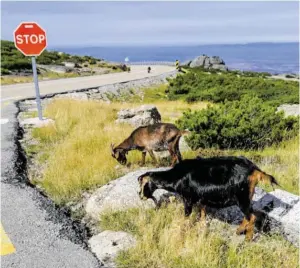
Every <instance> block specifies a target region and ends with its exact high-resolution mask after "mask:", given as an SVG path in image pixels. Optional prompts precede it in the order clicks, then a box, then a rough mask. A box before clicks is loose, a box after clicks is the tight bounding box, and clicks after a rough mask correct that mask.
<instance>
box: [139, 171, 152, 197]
mask: <svg viewBox="0 0 300 268" xmlns="http://www.w3.org/2000/svg"><path fill="white" fill-rule="evenodd" d="M149 180H150V178H149V177H148V176H146V177H143V178H142V179H141V181H140V189H141V192H140V197H141V198H142V199H147V198H146V197H145V196H144V187H145V185H146V183H148V182H149Z"/></svg>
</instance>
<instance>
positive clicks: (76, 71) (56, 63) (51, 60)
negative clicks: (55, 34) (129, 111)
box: [1, 40, 123, 84]
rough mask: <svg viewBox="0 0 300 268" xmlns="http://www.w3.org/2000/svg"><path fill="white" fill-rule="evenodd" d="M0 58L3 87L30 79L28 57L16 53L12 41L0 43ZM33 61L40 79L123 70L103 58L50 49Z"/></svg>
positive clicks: (30, 70)
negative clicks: (68, 64) (72, 64)
mask: <svg viewBox="0 0 300 268" xmlns="http://www.w3.org/2000/svg"><path fill="white" fill-rule="evenodd" d="M1 59H2V60H1V75H2V76H3V75H4V76H5V77H2V78H1V82H2V84H11V83H18V82H29V81H28V80H30V79H31V78H29V77H28V75H31V74H32V67H31V58H30V57H25V56H24V55H23V54H22V53H21V52H20V51H18V50H17V49H16V48H15V46H14V43H13V42H11V41H7V40H1ZM36 62H37V65H38V73H39V74H41V79H44V78H47V79H49V78H50V79H51V78H61V77H72V76H80V75H92V74H103V73H110V72H116V71H123V70H122V67H121V66H116V65H113V64H109V63H107V62H104V61H103V59H97V58H94V57H91V56H77V55H70V54H67V53H63V52H58V51H49V50H45V51H44V52H43V53H42V54H41V55H40V56H38V57H37V58H36ZM65 62H67V63H74V67H66V66H65Z"/></svg>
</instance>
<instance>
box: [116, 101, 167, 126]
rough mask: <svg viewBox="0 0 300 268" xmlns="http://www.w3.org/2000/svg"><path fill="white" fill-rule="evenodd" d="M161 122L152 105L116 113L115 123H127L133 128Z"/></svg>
mask: <svg viewBox="0 0 300 268" xmlns="http://www.w3.org/2000/svg"><path fill="white" fill-rule="evenodd" d="M160 122H161V115H160V113H159V112H158V110H157V108H156V107H155V106H153V105H142V106H140V107H138V108H134V109H124V110H121V111H119V112H118V119H117V120H116V123H129V124H130V125H132V126H134V127H140V126H146V125H152V124H155V123H160Z"/></svg>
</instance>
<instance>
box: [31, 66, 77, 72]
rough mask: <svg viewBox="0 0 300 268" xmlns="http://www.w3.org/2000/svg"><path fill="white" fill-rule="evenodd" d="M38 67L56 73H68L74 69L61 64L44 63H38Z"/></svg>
mask: <svg viewBox="0 0 300 268" xmlns="http://www.w3.org/2000/svg"><path fill="white" fill-rule="evenodd" d="M37 67H38V68H39V69H41V70H43V69H44V70H47V71H51V72H55V73H68V72H71V71H72V68H69V67H66V66H61V65H42V64H37Z"/></svg>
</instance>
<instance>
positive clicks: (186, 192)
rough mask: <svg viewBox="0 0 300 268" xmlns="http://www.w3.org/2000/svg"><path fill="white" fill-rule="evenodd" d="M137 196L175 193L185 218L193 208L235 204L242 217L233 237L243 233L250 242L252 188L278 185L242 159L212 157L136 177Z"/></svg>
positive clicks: (202, 208)
mask: <svg viewBox="0 0 300 268" xmlns="http://www.w3.org/2000/svg"><path fill="white" fill-rule="evenodd" d="M138 181H139V183H140V197H141V198H142V199H145V198H146V199H147V198H152V199H153V200H155V198H154V197H153V192H154V191H155V190H156V189H165V190H168V191H170V192H173V193H176V194H178V195H179V196H181V198H182V199H183V202H184V212H185V215H186V216H189V215H190V214H191V212H192V209H193V206H195V205H196V206H197V208H200V209H201V218H202V219H203V218H205V207H206V206H210V207H217V208H221V207H228V206H232V205H238V206H239V208H240V209H241V211H242V212H243V213H244V215H245V217H244V219H243V221H242V223H241V225H240V226H239V228H238V229H237V234H241V233H244V232H246V239H247V240H252V237H253V232H254V224H255V220H256V216H255V215H254V211H253V209H252V204H251V201H252V197H253V194H254V188H255V186H256V185H257V183H258V182H269V183H271V184H272V186H273V184H276V185H278V183H277V182H276V180H275V179H274V177H272V176H271V175H268V174H266V173H264V172H263V171H261V170H260V169H259V168H258V167H257V166H256V165H255V164H253V163H252V162H251V161H250V160H248V159H247V158H244V157H214V158H198V159H188V160H183V161H182V162H181V163H178V164H176V165H175V167H174V168H172V169H170V170H167V171H157V172H147V173H145V174H143V175H142V176H140V177H139V178H138Z"/></svg>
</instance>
